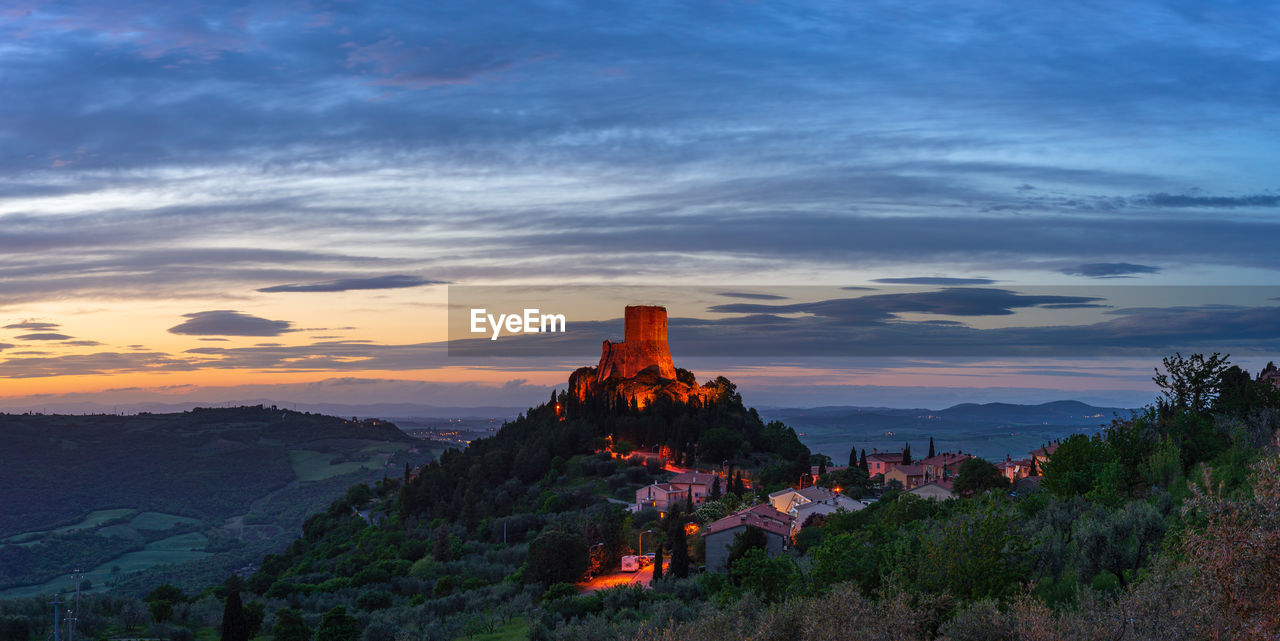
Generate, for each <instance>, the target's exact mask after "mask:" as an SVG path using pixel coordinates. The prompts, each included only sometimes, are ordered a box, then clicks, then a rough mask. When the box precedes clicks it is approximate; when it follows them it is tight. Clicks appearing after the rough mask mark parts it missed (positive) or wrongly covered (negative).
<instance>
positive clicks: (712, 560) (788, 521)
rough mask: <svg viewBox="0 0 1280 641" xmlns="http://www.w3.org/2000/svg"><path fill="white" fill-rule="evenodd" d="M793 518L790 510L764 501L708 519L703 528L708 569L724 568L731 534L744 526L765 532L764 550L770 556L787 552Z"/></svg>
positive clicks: (789, 545) (720, 570)
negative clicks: (710, 520) (784, 511)
mask: <svg viewBox="0 0 1280 641" xmlns="http://www.w3.org/2000/svg"><path fill="white" fill-rule="evenodd" d="M794 520H795V518H794V517H792V516H791V515H790V514H784V513H782V512H779V511H777V510H775V509H773V506H772V505H769V504H767V503H766V504H761V505H757V506H755V507H753V508H751V509H747V510H742V511H740V512H735V513H733V514H730V515H729V516H726V517H724V518H722V519H720V520H718V521H715V522H714V523H711V524H710V525H708V526H706V527H705V528H703V529H702V537H703V539H704V541H705V543H706V561H707V569H708V570H710V571H713V572H723V571H724V570H726V569H727V566H728V560H729V549H730V547H731V546H732V545H733V538H734V537H735V536H737V535H738V534H740V533H742V532H745V531H746V530H747V528H755V529H758V530H760V531H761V532H763V533H764V538H765V552H766V553H768V555H769V556H777V555H779V554H784V553H786V551H787V550H788V549H790V548H791V525H792V522H793V521H794Z"/></svg>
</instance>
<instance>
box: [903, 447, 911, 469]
mask: <svg viewBox="0 0 1280 641" xmlns="http://www.w3.org/2000/svg"><path fill="white" fill-rule="evenodd" d="M902 464H903V465H911V444H910V443H904V444H903V445H902Z"/></svg>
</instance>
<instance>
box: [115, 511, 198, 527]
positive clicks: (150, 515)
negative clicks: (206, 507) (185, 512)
mask: <svg viewBox="0 0 1280 641" xmlns="http://www.w3.org/2000/svg"><path fill="white" fill-rule="evenodd" d="M199 524H200V521H199V520H197V519H192V518H188V517H185V516H176V515H173V514H165V513H163V512H143V513H142V514H139V515H138V516H135V517H133V520H132V521H130V522H129V526H130V527H133V528H134V529H138V530H167V529H169V528H171V527H173V526H175V525H199Z"/></svg>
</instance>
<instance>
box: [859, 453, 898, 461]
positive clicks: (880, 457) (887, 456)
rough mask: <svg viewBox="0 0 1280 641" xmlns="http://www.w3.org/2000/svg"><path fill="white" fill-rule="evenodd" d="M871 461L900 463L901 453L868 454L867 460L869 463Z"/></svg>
mask: <svg viewBox="0 0 1280 641" xmlns="http://www.w3.org/2000/svg"><path fill="white" fill-rule="evenodd" d="M872 459H874V460H877V461H901V460H902V452H876V453H875V454H868V455H867V460H868V461H870V460H872Z"/></svg>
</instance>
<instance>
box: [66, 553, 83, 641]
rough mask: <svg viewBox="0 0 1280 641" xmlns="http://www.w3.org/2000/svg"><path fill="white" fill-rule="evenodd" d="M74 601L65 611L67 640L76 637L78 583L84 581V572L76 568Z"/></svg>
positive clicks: (78, 607) (78, 618) (78, 613)
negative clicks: (70, 607)
mask: <svg viewBox="0 0 1280 641" xmlns="http://www.w3.org/2000/svg"><path fill="white" fill-rule="evenodd" d="M73 576H74V577H75V578H76V603H75V605H73V606H72V609H70V610H68V611H67V641H75V638H76V621H79V620H80V584H82V583H84V573H83V572H81V571H80V569H79V568H76V571H75V574H74V575H73Z"/></svg>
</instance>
